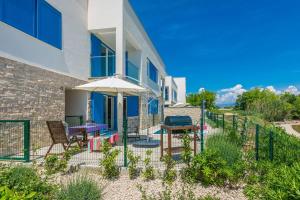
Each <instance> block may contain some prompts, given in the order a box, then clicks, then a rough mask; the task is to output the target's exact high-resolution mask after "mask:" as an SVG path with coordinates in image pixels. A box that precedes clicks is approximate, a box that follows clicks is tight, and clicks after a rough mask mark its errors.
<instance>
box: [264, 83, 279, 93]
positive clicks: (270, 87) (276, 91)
mask: <svg viewBox="0 0 300 200" xmlns="http://www.w3.org/2000/svg"><path fill="white" fill-rule="evenodd" d="M265 89H266V90H269V91H271V92H274V93H275V94H281V93H282V92H281V91H280V90H276V89H275V87H274V86H272V85H270V86H267V87H266V88H265Z"/></svg>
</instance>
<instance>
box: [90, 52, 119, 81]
mask: <svg viewBox="0 0 300 200" xmlns="http://www.w3.org/2000/svg"><path fill="white" fill-rule="evenodd" d="M115 73H116V58H115V55H113V54H111V55H107V56H92V57H91V77H93V78H98V77H106V76H113V75H114V74H115Z"/></svg>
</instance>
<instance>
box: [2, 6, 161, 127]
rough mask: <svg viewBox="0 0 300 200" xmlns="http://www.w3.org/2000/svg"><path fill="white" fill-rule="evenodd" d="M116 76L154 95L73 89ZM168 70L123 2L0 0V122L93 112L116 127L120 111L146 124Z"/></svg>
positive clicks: (153, 113)
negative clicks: (91, 80) (104, 92)
mask: <svg viewBox="0 0 300 200" xmlns="http://www.w3.org/2000/svg"><path fill="white" fill-rule="evenodd" d="M115 74H118V75H121V76H122V77H123V78H124V79H127V80H128V81H131V82H134V83H135V84H139V85H141V86H143V87H146V88H149V89H150V90H151V91H152V96H151V98H149V97H147V96H143V97H132V96H131V97H123V96H122V95H119V96H118V97H116V96H109V95H104V94H101V93H92V94H88V93H85V92H80V91H74V90H72V88H74V87H75V86H77V85H80V84H83V83H86V82H88V81H89V79H90V78H93V79H95V78H103V77H107V76H113V75H115ZM165 75H166V71H165V65H164V63H163V61H162V59H161V57H160V55H159V54H158V52H157V51H156V49H155V47H154V46H153V44H152V42H151V40H150V39H149V37H148V35H147V33H146V32H145V30H144V28H143V25H142V24H141V22H140V21H139V19H138V17H137V16H136V14H135V12H134V10H133V9H132V7H131V5H130V3H129V2H128V0H22V1H19V0H1V1H0V97H1V103H0V106H1V107H0V119H4V118H7V119H24V118H26V119H31V120H57V119H64V117H65V116H66V115H84V118H85V119H87V118H88V115H89V113H91V115H92V116H91V117H92V119H93V120H94V121H96V122H97V123H107V124H109V127H110V128H111V129H119V130H121V127H122V122H123V120H122V118H123V113H125V114H126V115H127V117H128V120H131V121H132V123H133V122H135V123H136V124H137V126H139V128H143V127H145V126H146V125H145V124H146V123H144V122H146V121H148V119H155V120H156V121H157V122H158V121H159V120H160V116H161V109H160V108H161V107H162V106H161V105H162V101H163V98H162V91H163V88H164V85H163V83H164V78H165ZM117 102H118V103H119V104H117ZM117 105H119V106H117ZM120 105H121V106H120ZM117 116H118V117H117ZM153 116H155V117H153Z"/></svg>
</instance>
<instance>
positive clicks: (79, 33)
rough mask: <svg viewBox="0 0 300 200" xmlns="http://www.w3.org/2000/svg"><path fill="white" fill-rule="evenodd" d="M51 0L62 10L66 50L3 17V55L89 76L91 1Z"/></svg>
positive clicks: (0, 32)
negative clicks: (88, 11) (18, 27)
mask: <svg viewBox="0 0 300 200" xmlns="http://www.w3.org/2000/svg"><path fill="white" fill-rule="evenodd" d="M47 2H48V3H50V4H51V5H52V6H54V7H55V8H56V9H57V10H59V11H60V12H61V13H62V50H60V49H57V48H55V47H53V46H51V45H49V44H47V43H45V42H43V41H41V40H38V39H36V38H34V37H32V36H30V35H28V34H26V33H24V32H22V31H20V30H18V29H16V28H14V27H12V26H10V25H7V24H6V23H3V22H1V21H0V44H1V45H0V56H2V57H6V58H10V59H12V60H16V61H19V62H23V63H26V64H30V65H33V66H36V67H40V68H43V69H47V70H51V71H54V72H58V73H61V74H64V75H68V76H72V77H75V78H78V79H82V80H87V79H88V77H89V76H90V49H91V48H90V33H89V32H88V30H87V9H88V4H87V1H86V2H84V1H77V0H48V1H47Z"/></svg>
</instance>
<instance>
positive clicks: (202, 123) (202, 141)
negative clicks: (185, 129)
mask: <svg viewBox="0 0 300 200" xmlns="http://www.w3.org/2000/svg"><path fill="white" fill-rule="evenodd" d="M204 110H205V101H204V100H203V101H202V108H201V127H200V129H201V153H203V152H204V117H205V116H204V112H205V111H204Z"/></svg>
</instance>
